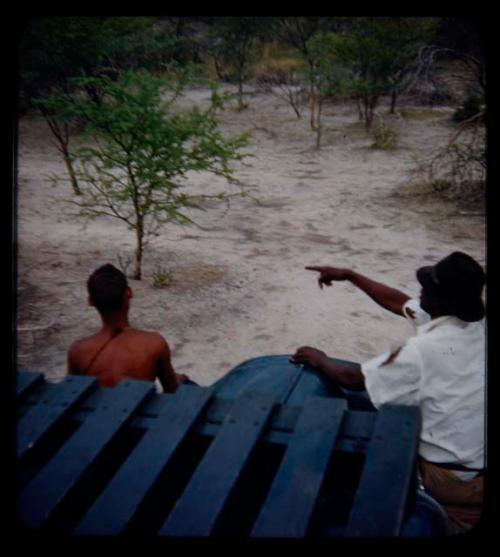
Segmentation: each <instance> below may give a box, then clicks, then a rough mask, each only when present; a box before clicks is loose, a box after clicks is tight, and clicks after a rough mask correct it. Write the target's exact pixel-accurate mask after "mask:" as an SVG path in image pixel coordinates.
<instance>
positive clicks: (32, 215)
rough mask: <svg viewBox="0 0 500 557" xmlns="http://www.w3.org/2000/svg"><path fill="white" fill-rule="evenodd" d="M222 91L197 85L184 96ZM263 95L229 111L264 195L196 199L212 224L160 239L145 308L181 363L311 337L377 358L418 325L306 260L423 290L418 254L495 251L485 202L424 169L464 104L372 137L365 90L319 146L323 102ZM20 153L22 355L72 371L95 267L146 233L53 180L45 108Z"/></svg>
mask: <svg viewBox="0 0 500 557" xmlns="http://www.w3.org/2000/svg"><path fill="white" fill-rule="evenodd" d="M208 98H209V91H208V90H203V89H194V90H191V91H190V92H189V93H188V95H187V96H186V98H185V99H184V100H183V102H184V104H185V105H189V104H192V103H200V104H203V103H206V102H207V100H208ZM247 103H248V108H247V109H246V110H242V111H240V112H238V111H236V110H234V109H232V108H228V109H226V110H225V111H223V112H221V113H220V117H221V121H222V129H223V130H225V131H226V132H227V133H229V134H237V133H240V132H242V131H245V130H250V131H251V132H252V139H251V143H250V146H249V147H248V151H249V152H251V153H252V154H253V156H252V157H251V158H248V159H247V160H246V162H245V163H244V164H241V165H240V166H239V167H238V177H239V178H240V179H241V180H243V181H244V182H246V183H247V184H249V185H251V186H253V187H254V188H255V189H254V192H253V193H254V195H255V196H256V197H257V198H258V199H259V203H256V202H255V201H254V200H252V199H251V198H234V199H233V200H232V202H231V206H230V208H229V209H227V207H225V205H220V204H219V205H217V204H215V203H211V202H210V203H208V202H207V203H206V209H207V210H206V211H204V212H199V213H198V214H193V216H195V217H196V219H197V220H198V222H199V224H200V225H201V226H202V227H203V229H200V228H193V227H191V228H186V227H179V226H174V225H169V226H165V227H164V229H163V230H162V231H161V233H160V234H159V235H158V236H157V237H156V238H154V240H152V241H151V243H150V245H149V246H148V248H147V251H146V254H145V259H144V267H143V275H144V278H143V280H142V281H134V280H130V285H131V287H132V289H133V291H134V299H133V300H132V307H131V315H130V320H131V323H132V324H133V325H135V326H137V327H141V328H145V329H149V330H156V331H159V332H160V333H162V334H163V335H164V336H165V338H166V339H167V340H168V342H169V344H170V346H171V349H172V354H173V365H174V368H175V369H176V371H178V372H180V373H186V374H188V375H189V376H190V377H191V378H192V379H193V380H195V381H197V382H199V383H200V384H202V385H209V384H211V383H212V382H213V381H215V380H217V379H218V378H220V377H221V376H223V375H224V374H226V373H227V372H228V371H229V370H230V369H231V368H232V367H234V366H236V365H237V364H239V363H241V362H243V361H244V360H247V359H249V358H253V357H257V356H262V355H270V354H285V353H292V352H294V351H295V349H296V348H297V347H298V346H301V345H310V346H316V347H318V348H320V349H322V350H324V351H326V352H327V353H328V354H330V355H332V356H337V357H339V358H344V359H350V360H355V361H363V360H365V359H368V358H371V357H372V356H374V355H376V354H378V353H380V352H381V351H384V350H386V349H387V348H389V347H392V346H393V345H394V344H397V343H398V342H399V341H400V340H401V339H402V338H404V337H405V336H406V334H407V333H408V332H409V331H408V329H407V328H406V327H407V326H406V323H405V321H404V320H402V319H401V318H398V317H397V316H394V315H392V314H389V313H387V312H386V311H384V310H383V309H382V308H380V307H378V306H377V305H376V304H374V303H373V302H372V301H371V300H370V299H369V298H368V297H367V296H365V295H364V294H363V293H362V292H360V291H358V290H356V288H354V287H353V286H352V285H350V284H348V283H337V284H335V285H334V286H332V287H331V288H325V289H324V290H320V289H319V288H318V285H317V282H316V274H315V273H312V272H310V271H306V270H305V269H304V267H305V266H306V265H321V264H322V265H335V266H343V267H351V268H353V269H355V270H357V271H359V272H361V273H364V274H366V275H368V276H370V277H371V278H373V279H375V280H379V281H381V282H385V283H386V284H389V285H391V286H394V287H396V288H399V289H401V290H403V291H405V292H406V293H408V294H409V295H415V296H417V295H418V293H419V286H418V283H417V281H416V279H415V270H416V268H417V267H419V266H421V265H425V264H431V263H434V262H436V261H438V260H439V259H440V258H441V257H443V256H445V255H447V254H448V253H450V252H451V251H453V250H462V251H465V252H467V253H469V254H471V255H472V256H473V257H475V258H477V260H478V261H479V262H480V263H482V264H483V265H484V263H485V217H484V215H483V214H482V211H481V210H479V211H474V210H467V211H464V210H463V208H461V207H460V206H458V205H457V204H455V203H453V202H451V201H445V200H442V199H439V198H436V197H435V196H433V195H430V194H429V193H428V192H425V191H424V192H422V191H420V192H419V191H418V190H416V189H415V188H413V187H412V186H411V184H409V171H410V170H411V168H412V167H413V166H414V162H415V157H417V156H419V155H422V154H423V153H425V152H428V150H430V149H433V148H436V147H438V146H442V145H443V143H444V142H445V141H446V139H447V138H448V136H449V135H450V133H451V132H452V130H453V123H452V121H451V114H452V111H453V110H452V109H451V108H450V107H434V108H432V109H429V108H425V109H424V108H422V107H412V106H406V107H404V108H405V109H406V110H405V111H403V112H401V113H400V114H399V115H397V116H395V117H393V118H392V120H391V125H393V126H394V127H395V128H396V129H397V131H398V136H399V140H398V147H397V149H395V150H390V151H384V150H378V149H374V148H372V144H373V138H372V137H371V136H370V135H369V134H367V133H366V131H365V130H364V127H363V125H362V123H360V122H358V120H357V110H356V107H355V105H354V104H351V103H345V104H339V105H328V106H327V108H326V110H325V117H324V124H325V128H326V130H325V134H324V141H323V146H322V148H321V150H319V151H317V150H315V149H314V144H315V138H314V135H313V133H312V132H311V130H310V129H309V123H308V115H307V112H304V115H303V118H302V119H301V120H298V119H297V118H296V117H295V115H294V113H293V111H292V109H291V107H289V106H287V105H286V104H284V103H282V102H280V101H279V100H278V99H276V98H274V97H272V96H270V95H268V94H263V93H258V92H256V91H255V92H252V90H251V89H249V93H248V95H247ZM379 110H380V111H381V112H382V113H385V112H386V110H387V103H386V104H385V105H383V106H381V107H380V109H379ZM18 154H19V175H18V213H17V219H16V222H17V230H18V246H17V248H18V249H17V256H18V323H17V325H18V342H17V353H18V367H19V368H24V369H29V370H33V371H41V372H43V373H44V374H45V375H46V377H47V379H49V380H52V381H57V380H60V379H61V378H62V377H64V375H65V373H66V351H67V349H68V346H69V344H70V343H71V342H72V341H73V340H75V339H76V338H79V337H81V336H85V335H88V334H90V333H92V332H93V331H95V330H96V329H97V328H98V326H99V318H98V315H97V314H96V312H95V310H94V309H93V308H91V307H89V306H88V305H87V294H86V290H85V282H86V279H87V277H88V275H89V274H90V273H91V272H92V271H93V270H94V269H95V268H97V267H98V266H100V265H102V264H104V263H107V262H111V263H113V264H115V265H117V266H118V259H117V258H118V255H120V256H121V258H122V260H124V259H127V258H130V257H132V255H133V250H134V241H135V238H134V234H133V233H132V232H131V231H129V230H127V229H126V228H125V227H124V226H123V225H122V223H121V222H120V221H117V220H113V219H106V218H104V219H99V220H95V221H92V222H89V223H84V222H82V221H80V220H79V219H77V218H75V217H74V216H72V215H71V211H72V209H71V207H70V206H69V205H68V204H67V201H68V200H71V199H72V198H73V194H72V190H71V187H70V185H69V183H62V184H60V185H58V186H56V187H53V186H51V184H50V182H49V181H48V180H47V176H48V175H50V174H53V173H63V172H64V164H63V162H62V160H61V158H60V156H59V154H58V152H57V150H56V148H55V147H54V146H53V144H52V142H51V134H50V131H49V129H48V128H47V126H46V125H45V123H44V122H43V121H42V120H41V119H40V118H39V117H37V116H34V115H29V116H25V117H23V118H22V119H21V121H20V123H19V149H18ZM220 186H223V182H221V181H219V180H215V179H214V178H213V177H210V176H209V175H207V174H202V173H200V174H197V175H194V174H193V175H192V176H190V177H189V190H190V191H192V192H200V193H201V192H207V191H208V192H210V191H215V190H216V189H217V188H218V187H220ZM157 269H163V270H164V271H166V272H167V273H168V274H169V276H170V279H171V280H170V282H169V284H168V286H166V287H164V288H156V287H155V286H153V278H152V277H153V273H154V272H155V271H156V270H157ZM130 270H131V269H130Z"/></svg>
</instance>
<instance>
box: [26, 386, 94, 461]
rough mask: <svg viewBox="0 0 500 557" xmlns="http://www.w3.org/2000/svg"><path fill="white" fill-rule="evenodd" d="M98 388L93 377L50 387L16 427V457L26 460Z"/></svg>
mask: <svg viewBox="0 0 500 557" xmlns="http://www.w3.org/2000/svg"><path fill="white" fill-rule="evenodd" d="M96 386H97V382H96V380H95V379H93V378H90V377H79V376H74V375H72V376H69V377H65V379H64V380H63V381H62V382H61V383H58V384H57V385H53V386H51V388H50V390H49V391H48V392H47V394H46V396H44V397H43V398H42V399H41V400H40V401H39V402H38V404H36V405H35V406H33V407H32V408H30V409H29V410H28V411H27V412H26V414H24V416H23V417H22V418H21V419H20V420H19V422H18V425H17V458H21V457H23V456H24V455H25V454H26V453H27V452H28V451H29V450H30V449H32V448H33V447H34V446H35V445H36V443H38V442H39V441H40V440H41V438H42V437H43V436H44V435H46V434H47V433H48V432H50V431H51V430H52V428H53V427H54V426H55V425H56V424H57V423H58V422H59V421H60V420H62V419H63V418H64V417H65V416H67V414H68V413H69V412H70V411H71V410H73V409H74V407H75V406H76V405H77V404H78V403H79V402H80V401H81V400H82V399H83V398H84V397H85V396H87V395H88V394H89V393H90V392H91V391H92V390H93V389H95V388H96Z"/></svg>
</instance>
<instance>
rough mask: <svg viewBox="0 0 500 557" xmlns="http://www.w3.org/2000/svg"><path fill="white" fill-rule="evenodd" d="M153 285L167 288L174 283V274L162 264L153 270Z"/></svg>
mask: <svg viewBox="0 0 500 557" xmlns="http://www.w3.org/2000/svg"><path fill="white" fill-rule="evenodd" d="M152 278H153V286H154V287H155V288H166V287H167V286H169V285H170V284H171V283H172V276H171V275H170V273H169V272H168V271H166V270H165V269H163V268H162V267H160V266H157V267H156V269H155V271H153V275H152Z"/></svg>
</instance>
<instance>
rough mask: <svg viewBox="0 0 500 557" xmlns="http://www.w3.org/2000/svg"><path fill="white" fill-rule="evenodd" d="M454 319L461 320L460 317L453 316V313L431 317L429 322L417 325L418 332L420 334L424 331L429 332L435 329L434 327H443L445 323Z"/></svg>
mask: <svg viewBox="0 0 500 557" xmlns="http://www.w3.org/2000/svg"><path fill="white" fill-rule="evenodd" d="M454 319H456V320H457V321H460V319H458V318H456V317H453V315H442V316H441V317H436V318H435V319H431V320H430V321H428V322H427V323H424V324H423V325H420V326H418V327H417V333H418V334H419V335H420V334H423V333H428V332H429V331H433V330H434V329H437V328H438V327H441V326H442V325H443V324H444V323H446V322H450V321H452V320H454Z"/></svg>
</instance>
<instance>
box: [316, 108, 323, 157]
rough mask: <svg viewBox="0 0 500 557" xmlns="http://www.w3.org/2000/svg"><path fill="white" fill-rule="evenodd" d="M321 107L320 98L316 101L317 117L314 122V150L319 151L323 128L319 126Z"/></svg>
mask: <svg viewBox="0 0 500 557" xmlns="http://www.w3.org/2000/svg"><path fill="white" fill-rule="evenodd" d="M322 106H323V100H322V99H321V98H320V99H319V100H318V115H317V120H316V149H317V150H318V151H319V149H320V148H321V134H322V131H323V127H322V126H321V109H322Z"/></svg>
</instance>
